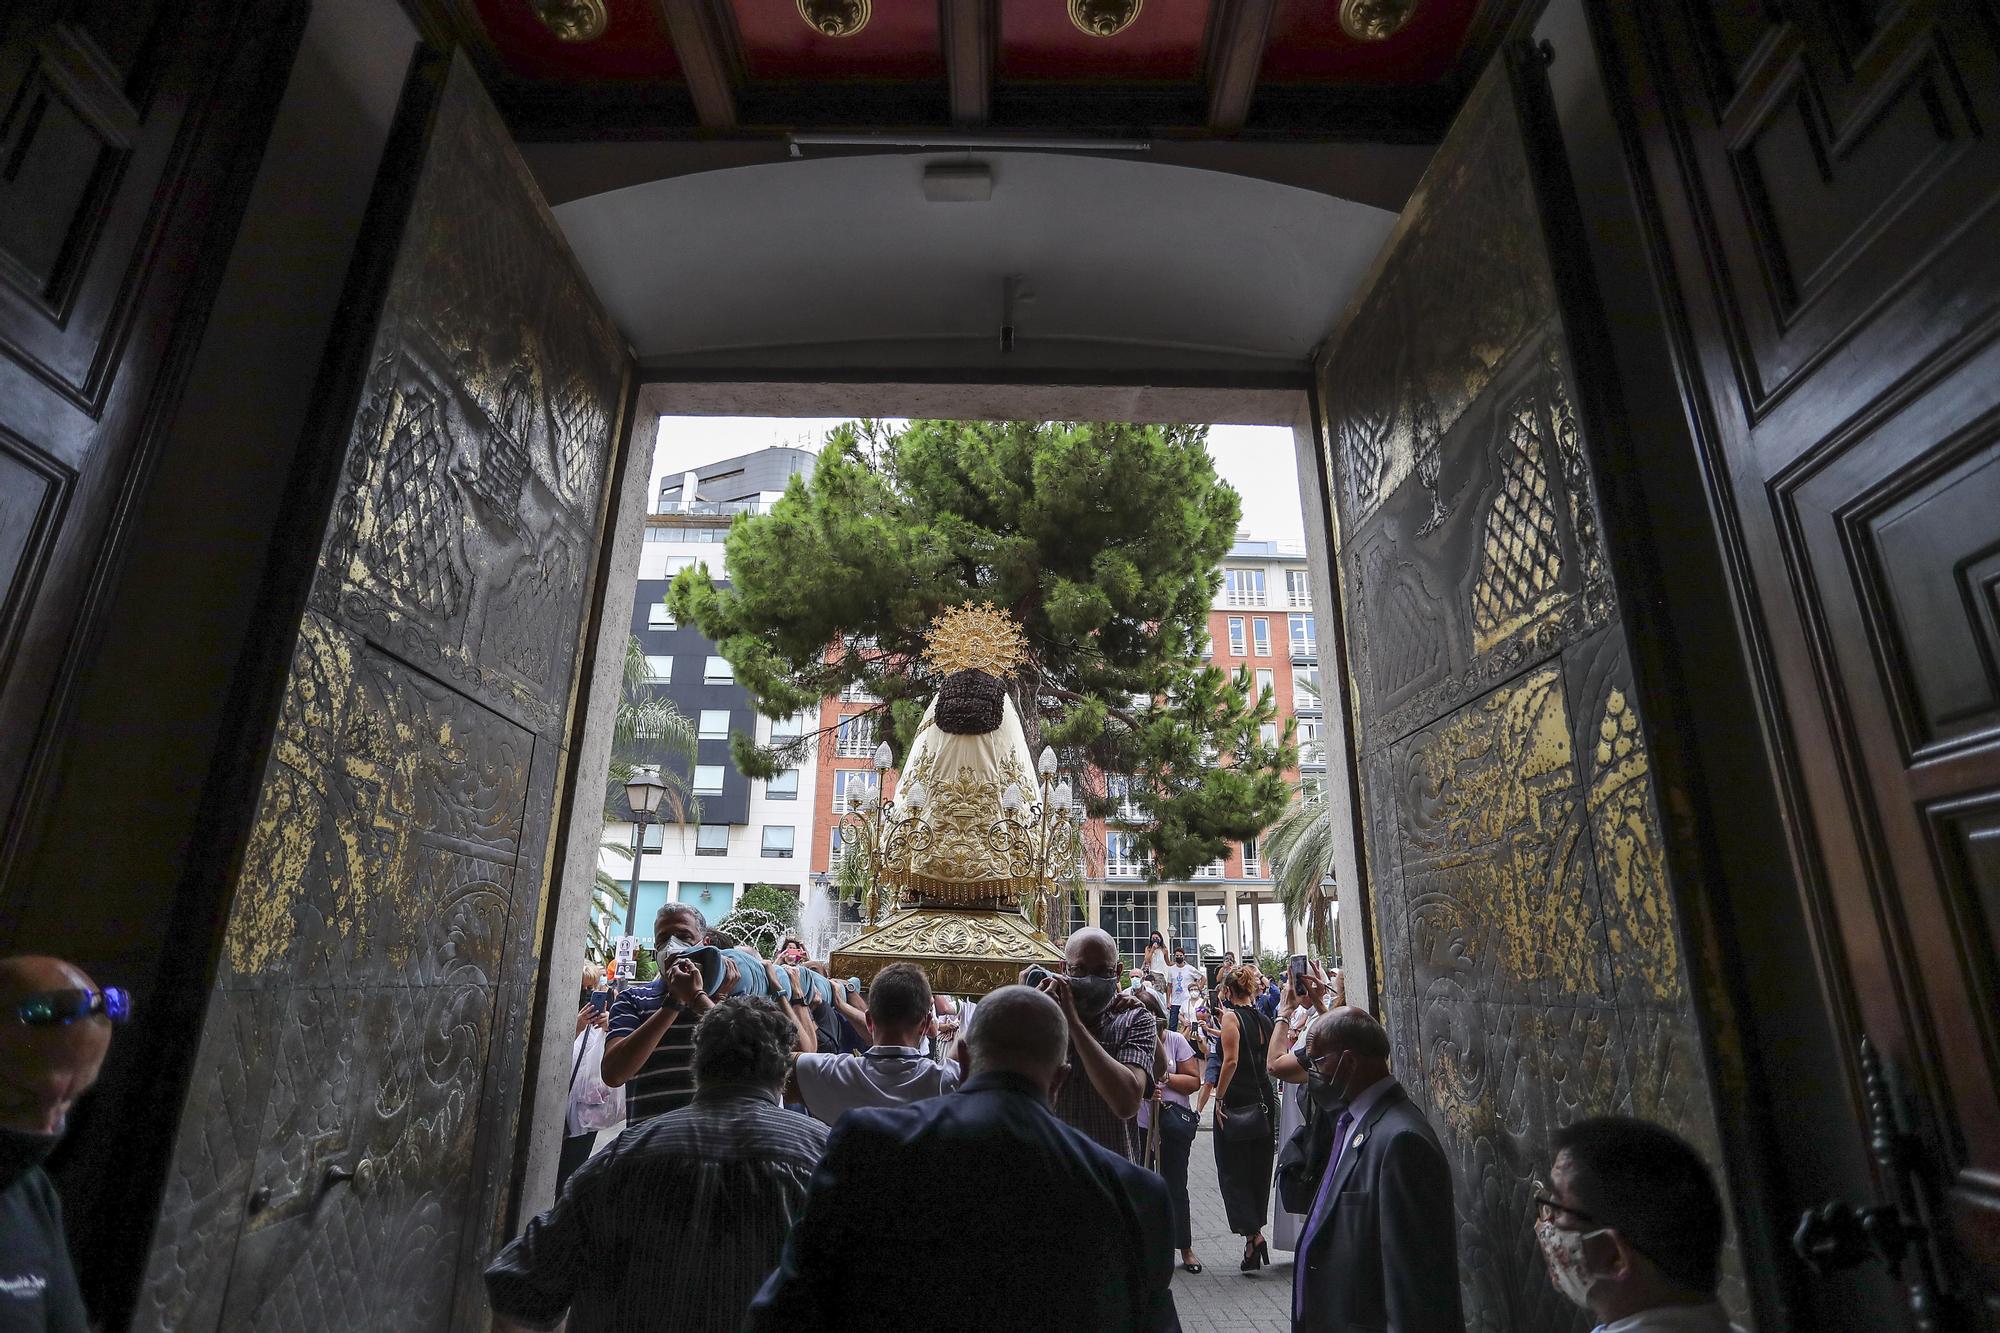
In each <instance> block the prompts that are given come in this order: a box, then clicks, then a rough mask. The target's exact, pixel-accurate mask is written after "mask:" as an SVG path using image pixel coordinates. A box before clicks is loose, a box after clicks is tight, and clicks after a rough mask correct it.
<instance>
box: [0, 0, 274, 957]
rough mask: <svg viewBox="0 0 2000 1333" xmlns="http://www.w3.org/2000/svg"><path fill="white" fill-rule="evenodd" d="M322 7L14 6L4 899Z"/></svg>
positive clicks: (1, 568) (2, 586)
mask: <svg viewBox="0 0 2000 1333" xmlns="http://www.w3.org/2000/svg"><path fill="white" fill-rule="evenodd" d="M305 12H306V6H305V5H304V4H303V3H300V2H299V0H253V2H252V3H245V4H237V5H201V6H188V5H175V4H167V3H164V2H163V0H124V2H122V3H107V2H105V0H27V3H17V4H13V5H9V6H5V7H0V885H3V884H4V883H5V879H6V872H7V868H8V867H9V866H10V865H12V864H14V863H15V861H16V859H17V856H18V853H19V852H20V851H21V849H22V846H23V843H24V840H25V839H26V838H27V837H29V836H30V835H31V833H32V829H33V826H34V820H33V819H32V817H31V814H32V809H33V806H34V795H35V792H36V790H37V785H38V783H39V782H40V781H41V780H43V779H44V778H45V777H46V776H47V774H48V773H49V772H50V770H51V768H52V766H53V762H54V759H55V753H56V749H57V746H56V743H55V742H56V738H57V737H58V736H59V734H60V727H61V719H62V716H63V711H64V700H65V695H66V692H67V690H68V688H69V685H70V682H71V680H72V678H73V677H74V675H75V672H76V668H77V666H78V664H79V663H80V662H81V661H82V660H83V659H84V657H85V656H86V654H87V653H88V652H89V649H90V642H91V637H92V636H91V631H92V622H93V616H94V614H95V613H96V607H97V604H98V602H99V600H100V599H101V598H102V597H103V595H104V594H105V592H106V590H107V588H108V587H109V585H110V583H111V581H112V577H113V574H114V573H115V569H116V565H117V559H118V554H119V551H120V548H121V536H122V532H123V530H124V527H125V520H126V518H127V517H128V515H129V513H130V510H131V508H132V503H133V501H134V498H135V497H136V495H137V494H138V492H139V490H140V488H141V487H142V486H143V483H144V478H145V473H146V467H147V463H148V458H149V454H150V450H151V445H152V443H153V441H154V439H155V438H156V437H157V434H158V431H159V428H160V426H161V424H162V423H163V422H165V421H166V420H167V419H168V417H169V415H170V413H171V409H172V406H173V403H174V400H175V398H176V396H177V393H178V390H179V386H180V375H181V371H182V369H183V368H184V367H185V365H186V364H187V361H188V358H189V357H190V356H191V354H192V352H193V349H194V346H195V343H196V342H197V341H198V338H199V335H200V332H201V322H202V318H203V316H204V315H205V313H206V310H207V306H208V302H209V301H210V299H211V298H212V296H213V294H214V288H215V283H216V282H217V280H218V279H219V278H220V275H221V271H222V264H223V260H224V259H225V258H226V257H227V254H228V247H229V245H230V243H231V242H232V241H233V240H234V238H235V229H236V221H237V219H238V217H239V216H240V214H241V209H242V205H243V200H244V198H245V197H246V195H247V191H248V188H249V182H250V178H251V175H252V173H254V171H255V169H256V166H257V162H258V157H259V155H260V153H261V150H262V147H263V143H264V139H265V136H266V135H267V134H268V132H269V129H270V120H271V116H272V115H273V113H274V111H275V109H276V106H277V92H278V89H279V88H280V87H282V79H283V76H284V73H285V71H286V70H287V69H288V67H289V65H290V58H291V53H292V51H293V50H294V49H295V48H296V46H297V42H298V35H299V32H300V31H301V30H302V27H303V24H304V21H305ZM7 904H8V898H7V895H6V893H5V891H4V890H0V929H4V927H5V924H6V921H7V918H8V917H9V916H10V915H11V913H10V912H9V911H8V910H7Z"/></svg>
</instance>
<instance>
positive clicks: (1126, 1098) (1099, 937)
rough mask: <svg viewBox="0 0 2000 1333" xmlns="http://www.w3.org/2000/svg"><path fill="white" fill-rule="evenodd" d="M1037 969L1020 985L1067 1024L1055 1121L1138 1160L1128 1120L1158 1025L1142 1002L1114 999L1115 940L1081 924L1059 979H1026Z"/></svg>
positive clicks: (1145, 1078)
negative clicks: (1032, 989)
mask: <svg viewBox="0 0 2000 1333" xmlns="http://www.w3.org/2000/svg"><path fill="white" fill-rule="evenodd" d="M1038 971H1039V969H1036V968H1030V969H1029V971H1028V972H1024V973H1022V974H1021V979H1022V981H1024V982H1027V983H1029V984H1031V985H1037V988H1038V989H1039V990H1040V991H1041V992H1042V993H1043V994H1044V995H1047V996H1048V997H1049V998H1050V999H1052V1000H1054V1001H1055V1002H1056V1003H1057V1004H1058V1005H1061V1006H1062V1011H1063V1017H1064V1018H1065V1019H1067V1020H1068V1023H1069V1074H1068V1076H1067V1077H1065V1078H1064V1079H1063V1080H1062V1081H1061V1082H1060V1083H1058V1084H1057V1085H1056V1087H1055V1089H1054V1091H1053V1093H1052V1094H1051V1100H1052V1102H1053V1103H1054V1107H1055V1113H1056V1119H1058V1120H1060V1121H1062V1122H1063V1123H1064V1124H1066V1125H1068V1126H1069V1127H1070V1128H1072V1129H1077V1130H1081V1131H1082V1132H1083V1133H1085V1134H1087V1135H1089V1136H1090V1137H1091V1138H1092V1139H1095V1140H1096V1141H1097V1142H1098V1143H1100V1144H1102V1145H1104V1146H1105V1147H1107V1148H1109V1149H1110V1150H1111V1151H1112V1152H1115V1153H1117V1154H1118V1155H1119V1156H1120V1157H1123V1158H1125V1159H1126V1160H1127V1161H1133V1162H1136V1161H1138V1160H1139V1157H1138V1153H1139V1148H1140V1143H1139V1136H1138V1135H1137V1134H1136V1133H1135V1132H1134V1128H1133V1118H1134V1117H1135V1116H1137V1115H1138V1114H1139V1103H1140V1102H1142V1101H1144V1100H1145V1099H1146V1096H1147V1094H1148V1093H1150V1092H1151V1091H1152V1089H1153V1054H1154V1049H1155V1047H1156V1046H1157V1045H1158V1043H1159V1035H1160V1027H1159V1024H1158V1023H1157V1022H1155V1021H1154V1019H1153V1015H1152V1013H1151V1012H1150V1011H1149V1010H1147V1008H1146V1006H1145V1005H1143V1004H1140V1003H1139V1002H1138V1001H1137V1000H1134V999H1132V998H1130V997H1129V996H1120V995H1119V994H1118V941H1117V940H1114V939H1113V938H1111V936H1110V935H1109V934H1107V933H1106V932H1104V931H1102V930H1099V929H1098V928H1097V927H1096V926H1086V927H1084V928H1083V929H1082V930H1079V931H1077V932H1076V933H1075V934H1073V935H1071V936H1070V937H1069V943H1068V944H1067V945H1066V946H1065V947H1064V949H1063V975H1061V976H1059V977H1058V976H1047V975H1044V976H1040V977H1035V976H1032V975H1031V974H1032V973H1035V972H1038Z"/></svg>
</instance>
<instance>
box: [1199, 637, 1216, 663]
mask: <svg viewBox="0 0 2000 1333" xmlns="http://www.w3.org/2000/svg"><path fill="white" fill-rule="evenodd" d="M1214 656H1215V636H1214V635H1213V634H1204V635H1202V636H1201V657H1202V660H1203V661H1204V662H1205V661H1207V660H1208V659H1209V658H1211V657H1214Z"/></svg>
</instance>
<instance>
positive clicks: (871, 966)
mask: <svg viewBox="0 0 2000 1333" xmlns="http://www.w3.org/2000/svg"><path fill="white" fill-rule="evenodd" d="M1062 958H1063V956H1062V950H1060V949H1058V948H1057V947H1056V946H1055V945H1054V944H1053V943H1051V942H1050V940H1049V937H1048V936H1047V935H1044V934H1043V933H1042V932H1041V931H1039V930H1036V929H1035V928H1034V927H1033V926H1032V925H1030V924H1028V921H1027V919H1026V918H1025V917H1023V916H1022V915H1021V914H1020V913H1019V912H1017V911H1015V910H1014V909H1012V908H1001V909H994V908H978V907H940V906H931V905H925V906H920V907H906V908H904V909H903V910H902V911H900V912H897V913H896V914H895V915H894V916H891V917H890V918H889V919H888V920H886V921H884V922H882V924H880V925H878V926H873V927H870V928H869V929H868V930H865V931H863V932H862V933H861V934H860V935H859V936H857V937H856V938H855V940H854V942H853V943H851V944H849V945H848V946H847V947H846V948H844V949H836V950H834V953H833V958H832V960H831V965H832V971H833V974H834V975H835V976H837V977H849V976H851V977H858V978H860V980H861V984H862V985H864V986H866V985H868V984H870V983H871V982H873V981H874V979H875V974H876V973H877V972H880V971H881V970H882V969H883V968H885V967H887V966H888V965H889V964H891V963H915V964H917V965H918V966H919V967H921V968H923V969H924V973H925V975H927V976H928V977H930V979H931V988H932V989H933V990H936V991H939V992H941V993H943V994H947V995H965V996H970V997H972V998H973V999H978V998H979V997H981V996H983V995H985V994H986V993H987V992H989V991H993V990H998V989H999V988H1000V987H1002V986H1008V985H1012V984H1013V983H1014V982H1015V981H1017V980H1019V978H1020V973H1021V969H1022V968H1024V967H1027V966H1028V965H1029V964H1030V963H1040V964H1042V966H1044V967H1046V968H1049V969H1050V970H1051V971H1061V970H1062Z"/></svg>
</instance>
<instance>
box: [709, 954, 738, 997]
mask: <svg viewBox="0 0 2000 1333" xmlns="http://www.w3.org/2000/svg"><path fill="white" fill-rule="evenodd" d="M741 980H743V973H742V971H741V970H740V969H738V968H737V966H736V960H735V959H734V958H724V959H723V960H722V980H721V981H720V982H719V983H717V985H716V987H715V989H714V990H712V991H710V992H709V994H710V995H711V996H714V995H734V994H735V993H736V983H737V982H739V981H741Z"/></svg>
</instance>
